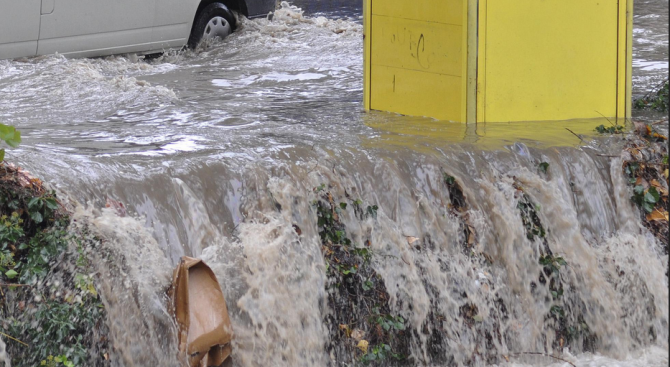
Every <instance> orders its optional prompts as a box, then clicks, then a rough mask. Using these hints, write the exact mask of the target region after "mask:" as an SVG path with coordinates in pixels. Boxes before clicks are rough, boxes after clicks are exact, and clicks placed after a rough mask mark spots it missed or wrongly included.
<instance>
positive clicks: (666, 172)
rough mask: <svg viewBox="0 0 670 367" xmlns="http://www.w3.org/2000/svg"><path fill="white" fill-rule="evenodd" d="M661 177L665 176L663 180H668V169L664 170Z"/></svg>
mask: <svg viewBox="0 0 670 367" xmlns="http://www.w3.org/2000/svg"><path fill="white" fill-rule="evenodd" d="M663 175H665V178H668V169H667V168H666V169H665V172H663Z"/></svg>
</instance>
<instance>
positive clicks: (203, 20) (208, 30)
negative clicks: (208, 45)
mask: <svg viewBox="0 0 670 367" xmlns="http://www.w3.org/2000/svg"><path fill="white" fill-rule="evenodd" d="M236 27H237V22H236V20H235V16H234V15H233V13H232V12H231V11H230V10H229V9H228V8H227V7H226V6H225V5H223V4H221V3H212V4H209V5H207V6H206V7H205V8H204V9H202V11H200V12H199V13H198V14H197V15H196V17H195V21H194V22H193V27H192V28H191V35H190V37H189V38H188V47H190V48H192V49H195V48H196V47H197V46H198V45H199V44H200V42H202V41H203V40H204V39H207V38H215V37H219V38H225V37H227V36H228V35H229V34H231V33H233V31H234V30H235V28H236Z"/></svg>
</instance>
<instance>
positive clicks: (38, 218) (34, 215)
mask: <svg viewBox="0 0 670 367" xmlns="http://www.w3.org/2000/svg"><path fill="white" fill-rule="evenodd" d="M30 218H32V219H33V221H34V222H35V223H42V220H43V218H42V213H40V212H32V213H30Z"/></svg>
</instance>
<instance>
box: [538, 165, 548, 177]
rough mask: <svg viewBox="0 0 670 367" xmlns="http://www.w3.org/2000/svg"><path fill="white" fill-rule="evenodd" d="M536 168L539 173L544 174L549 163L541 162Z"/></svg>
mask: <svg viewBox="0 0 670 367" xmlns="http://www.w3.org/2000/svg"><path fill="white" fill-rule="evenodd" d="M538 168H539V169H540V172H542V173H544V174H546V173H547V171H548V170H549V163H547V162H542V163H540V165H539V166H538Z"/></svg>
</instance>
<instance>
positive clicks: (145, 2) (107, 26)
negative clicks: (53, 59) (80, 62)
mask: <svg viewBox="0 0 670 367" xmlns="http://www.w3.org/2000/svg"><path fill="white" fill-rule="evenodd" d="M154 5H155V0H114V1H109V0H56V1H55V7H54V10H53V12H52V13H51V14H47V15H42V16H41V19H42V21H41V26H40V37H39V42H38V45H37V53H38V55H47V54H52V53H55V52H58V53H62V54H73V53H76V52H80V51H86V50H108V49H116V48H118V49H119V50H125V49H126V47H124V46H134V45H138V44H150V43H151V28H152V27H153V18H154V10H155V9H154ZM120 52H126V51H120ZM100 56H102V55H100Z"/></svg>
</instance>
